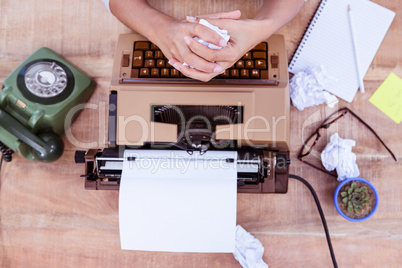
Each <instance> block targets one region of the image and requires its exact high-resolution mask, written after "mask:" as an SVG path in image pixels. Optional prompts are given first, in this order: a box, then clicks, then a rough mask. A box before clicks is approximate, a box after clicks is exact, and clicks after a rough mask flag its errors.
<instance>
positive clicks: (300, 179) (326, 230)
mask: <svg viewBox="0 0 402 268" xmlns="http://www.w3.org/2000/svg"><path fill="white" fill-rule="evenodd" d="M289 178H292V179H296V180H298V181H301V182H302V183H304V185H306V186H307V188H308V189H309V190H310V192H311V194H312V195H313V197H314V200H315V203H316V205H317V208H318V212H319V213H320V217H321V221H322V225H323V226H324V230H325V235H326V237H327V242H328V247H329V252H330V253H331V258H332V263H333V265H334V267H335V268H338V264H337V263H336V258H335V253H334V249H333V248H332V243H331V237H330V235H329V231H328V226H327V221H326V220H325V216H324V212H323V211H322V208H321V204H320V200H318V196H317V194H316V192H315V191H314V189H313V187H312V186H311V185H310V183H308V182H307V181H306V180H305V179H303V178H302V177H299V176H297V175H293V174H289Z"/></svg>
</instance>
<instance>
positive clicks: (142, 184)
mask: <svg viewBox="0 0 402 268" xmlns="http://www.w3.org/2000/svg"><path fill="white" fill-rule="evenodd" d="M127 157H136V159H135V161H127V160H124V162H123V171H122V176H121V184H120V196H119V224H120V241H121V248H122V249H130V250H146V251H170V252H233V251H234V248H235V247H234V244H235V227H236V202H237V196H236V195H237V168H236V166H237V165H236V160H237V153H236V152H227V151H226V152H220V151H208V152H207V153H205V154H204V155H200V154H199V153H198V152H195V153H194V154H193V155H189V154H188V153H187V152H185V151H169V150H165V151H164V150H126V151H125V154H124V158H125V159H127ZM226 159H233V160H234V161H233V162H231V163H230V162H227V161H226Z"/></svg>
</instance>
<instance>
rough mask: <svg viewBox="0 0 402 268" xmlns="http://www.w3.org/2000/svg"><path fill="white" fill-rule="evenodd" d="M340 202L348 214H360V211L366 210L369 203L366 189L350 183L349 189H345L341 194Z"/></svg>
mask: <svg viewBox="0 0 402 268" xmlns="http://www.w3.org/2000/svg"><path fill="white" fill-rule="evenodd" d="M341 196H342V202H343V203H344V204H345V205H346V206H347V208H348V212H350V213H352V212H353V211H355V212H356V213H358V214H360V212H361V211H362V209H365V208H366V205H367V204H369V203H370V201H369V194H368V192H367V187H366V186H363V187H360V188H358V187H357V185H356V183H352V185H351V186H350V187H349V186H347V187H346V188H345V191H344V192H341Z"/></svg>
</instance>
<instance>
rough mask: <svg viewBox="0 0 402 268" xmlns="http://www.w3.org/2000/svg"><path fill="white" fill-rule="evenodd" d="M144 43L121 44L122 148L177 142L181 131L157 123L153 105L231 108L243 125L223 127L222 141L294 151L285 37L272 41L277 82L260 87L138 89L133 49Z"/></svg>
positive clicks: (133, 37)
mask: <svg viewBox="0 0 402 268" xmlns="http://www.w3.org/2000/svg"><path fill="white" fill-rule="evenodd" d="M139 40H146V39H145V38H143V37H141V36H140V35H137V34H124V35H120V37H119V40H118V43H117V49H116V55H115V61H114V66H113V73H112V80H111V87H110V90H111V92H115V93H116V94H117V113H116V116H117V120H116V144H117V145H142V144H144V142H176V141H177V131H178V130H177V125H174V124H166V123H158V122H152V118H151V117H152V116H151V107H152V105H232V106H242V107H243V111H244V114H243V123H239V124H228V125H218V126H217V128H216V139H217V140H236V141H237V143H238V144H239V145H242V146H267V147H268V148H269V149H273V150H281V151H288V150H289V135H290V132H289V123H290V115H289V109H290V107H289V105H290V103H289V77H288V71H287V57H286V51H285V45H284V38H283V36H281V35H273V36H271V37H270V38H269V39H268V40H267V42H268V62H267V64H268V77H269V80H271V81H272V82H271V83H268V84H255V85H241V84H237V85H233V84H231V85H221V84H214V83H203V82H197V83H194V80H193V81H192V82H189V83H186V82H183V83H178V84H163V85H161V84H158V83H133V82H131V81H130V75H131V66H132V61H133V44H134V42H135V41H139ZM127 65H128V67H124V66H127ZM273 67H276V68H273Z"/></svg>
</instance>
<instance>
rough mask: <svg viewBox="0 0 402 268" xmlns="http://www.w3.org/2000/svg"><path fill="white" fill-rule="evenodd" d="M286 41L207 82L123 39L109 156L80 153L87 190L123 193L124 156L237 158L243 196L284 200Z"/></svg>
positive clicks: (272, 42)
mask: <svg viewBox="0 0 402 268" xmlns="http://www.w3.org/2000/svg"><path fill="white" fill-rule="evenodd" d="M287 69H288V66H287V57H286V50H285V42H284V37H283V36H281V35H272V36H271V37H270V38H269V39H268V40H266V42H262V43H260V44H258V45H257V46H256V47H255V48H254V49H252V50H251V51H249V52H248V53H246V54H245V55H244V56H243V57H242V58H241V59H240V60H239V61H237V62H236V64H235V65H234V66H233V67H231V68H229V69H228V70H226V71H225V72H224V73H222V74H221V75H219V76H217V77H216V78H214V79H212V80H211V81H210V82H200V81H197V80H193V79H190V78H187V77H185V76H183V75H182V74H180V73H179V72H178V71H177V70H176V69H174V68H173V67H172V66H170V65H169V64H168V63H167V59H166V57H164V55H163V53H162V52H161V51H160V50H159V48H158V47H157V46H155V45H154V44H152V43H150V42H149V41H147V40H146V39H145V38H144V37H142V36H140V35H137V34H123V35H120V37H119V40H118V43H117V48H116V54H115V59H114V67H113V73H112V79H111V86H110V95H109V120H108V140H109V146H108V148H104V149H90V150H88V151H77V152H76V155H75V161H76V163H84V164H85V174H84V175H82V177H84V178H85V188H86V189H96V190H102V189H108V190H112V189H119V185H120V177H121V174H122V167H123V160H124V150H126V149H132V148H140V149H147V150H185V151H186V152H187V153H188V154H189V155H191V154H195V153H199V154H205V153H208V151H211V150H229V151H233V150H235V151H237V155H238V157H237V167H238V169H237V172H238V176H237V187H238V192H239V193H286V192H287V188H288V169H289V164H290V160H289V137H290V132H289V123H290V103H289V77H288V71H287Z"/></svg>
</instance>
